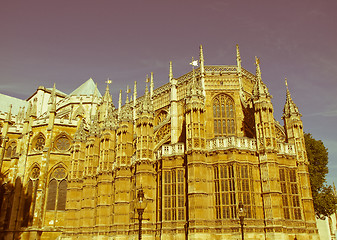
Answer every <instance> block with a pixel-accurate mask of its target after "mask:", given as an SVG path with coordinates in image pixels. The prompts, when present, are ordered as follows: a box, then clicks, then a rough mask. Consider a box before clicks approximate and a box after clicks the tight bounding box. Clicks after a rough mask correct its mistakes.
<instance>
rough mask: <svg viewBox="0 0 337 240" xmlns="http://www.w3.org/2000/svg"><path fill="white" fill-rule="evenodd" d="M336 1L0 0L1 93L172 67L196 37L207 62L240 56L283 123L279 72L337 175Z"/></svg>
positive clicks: (184, 63) (158, 75)
mask: <svg viewBox="0 0 337 240" xmlns="http://www.w3.org/2000/svg"><path fill="white" fill-rule="evenodd" d="M336 10H337V1H335V0H322V1H317V0H315V1H314V0H306V1H303V0H301V1H300V0H291V1H288V0H284V1H276V0H254V1H252V0H242V1H227V0H219V1H218V0H208V1H204V0H194V1H191V0H184V1H181V0H170V1H158V0H156V1H152V0H143V1H139V0H138V1H131V0H125V1H111V0H95V1H93V0H71V1H69V0H67V1H65V0H58V1H45V0H30V1H26V0H16V1H1V3H0V93H3V94H7V95H10V96H14V97H18V98H21V99H27V98H28V97H30V96H31V95H32V94H33V93H34V92H35V90H36V89H37V87H38V86H41V85H42V86H45V87H48V88H49V87H52V86H53V84H54V83H55V84H56V88H57V89H59V90H61V91H63V92H65V93H67V94H69V93H70V92H72V91H73V90H74V89H75V88H77V87H78V86H80V85H81V84H82V83H84V82H85V81H86V80H88V79H89V78H90V77H91V78H93V79H94V81H95V82H97V83H98V88H99V89H100V91H101V92H102V93H104V89H105V87H106V84H105V81H106V80H107V78H110V79H111V80H112V84H111V85H110V92H111V94H112V96H113V101H114V103H115V105H117V101H118V92H119V90H120V89H123V90H125V89H126V85H130V87H131V88H132V85H133V83H134V81H137V83H138V90H139V94H138V96H140V95H141V93H142V92H144V90H143V89H144V88H145V79H146V75H147V74H150V73H151V72H153V73H154V84H155V87H156V86H157V87H159V86H161V85H163V84H165V83H167V82H168V71H169V61H172V62H173V74H174V76H175V77H179V76H181V75H183V74H184V73H186V72H188V71H190V70H191V67H190V66H189V64H188V63H189V62H190V61H191V57H194V58H198V55H199V50H198V49H199V45H200V44H202V45H203V49H204V57H205V64H206V65H212V64H214V65H233V64H236V52H235V45H236V44H239V46H240V52H241V58H242V64H243V67H244V68H245V69H247V70H248V71H250V72H252V73H255V65H254V58H255V56H258V57H259V58H260V66H261V71H262V80H263V81H264V83H265V84H266V85H267V86H268V88H269V91H270V93H271V94H272V95H273V100H272V101H273V104H274V111H275V113H274V116H275V119H276V120H278V121H280V122H281V123H282V119H281V116H282V111H283V106H284V103H285V91H286V90H285V84H284V78H287V79H288V85H289V90H290V92H291V95H292V98H293V100H294V102H295V103H296V105H297V106H298V108H299V110H300V112H301V113H302V115H303V116H302V120H303V125H304V130H305V131H306V132H308V133H311V134H312V135H313V137H314V138H315V139H319V140H322V141H323V143H324V144H325V146H326V147H327V148H328V151H329V165H328V166H329V171H330V172H329V174H328V176H327V181H328V183H329V184H332V182H333V181H334V182H336V183H337V178H336V176H337V128H336V123H337V121H336V119H337V79H336V78H337V46H336V45H337V40H336V39H337V14H336Z"/></svg>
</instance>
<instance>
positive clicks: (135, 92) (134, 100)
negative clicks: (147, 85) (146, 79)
mask: <svg viewBox="0 0 337 240" xmlns="http://www.w3.org/2000/svg"><path fill="white" fill-rule="evenodd" d="M136 99H137V81H135V85H134V86H133V105H134V106H136Z"/></svg>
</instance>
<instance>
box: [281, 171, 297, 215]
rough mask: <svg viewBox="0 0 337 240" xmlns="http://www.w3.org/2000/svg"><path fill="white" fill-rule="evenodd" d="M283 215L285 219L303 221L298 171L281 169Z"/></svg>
mask: <svg viewBox="0 0 337 240" xmlns="http://www.w3.org/2000/svg"><path fill="white" fill-rule="evenodd" d="M279 171H280V183H281V192H282V205H283V214H284V218H285V219H295V220H301V219H302V214H301V206H300V202H301V200H300V195H299V190H298V184H297V177H296V170H295V169H287V168H280V170H279Z"/></svg>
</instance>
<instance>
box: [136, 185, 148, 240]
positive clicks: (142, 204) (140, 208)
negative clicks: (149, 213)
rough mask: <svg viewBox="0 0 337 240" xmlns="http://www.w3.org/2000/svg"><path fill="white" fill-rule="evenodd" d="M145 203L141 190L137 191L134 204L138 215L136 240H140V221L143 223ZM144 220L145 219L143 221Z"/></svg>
mask: <svg viewBox="0 0 337 240" xmlns="http://www.w3.org/2000/svg"><path fill="white" fill-rule="evenodd" d="M146 205H147V201H146V200H145V198H144V191H143V189H142V188H141V189H139V190H138V192H137V202H136V210H137V213H138V231H139V232H138V240H141V239H142V221H143V213H144V210H145V208H146ZM144 220H145V219H144Z"/></svg>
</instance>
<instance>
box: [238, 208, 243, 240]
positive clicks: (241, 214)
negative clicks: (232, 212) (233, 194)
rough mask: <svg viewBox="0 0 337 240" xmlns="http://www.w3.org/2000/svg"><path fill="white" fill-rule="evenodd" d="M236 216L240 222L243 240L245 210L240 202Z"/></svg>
mask: <svg viewBox="0 0 337 240" xmlns="http://www.w3.org/2000/svg"><path fill="white" fill-rule="evenodd" d="M238 215H239V220H240V225H241V239H242V240H244V239H245V236H244V233H243V225H244V223H243V221H244V219H245V210H244V209H243V204H242V202H240V203H239V211H238Z"/></svg>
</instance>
